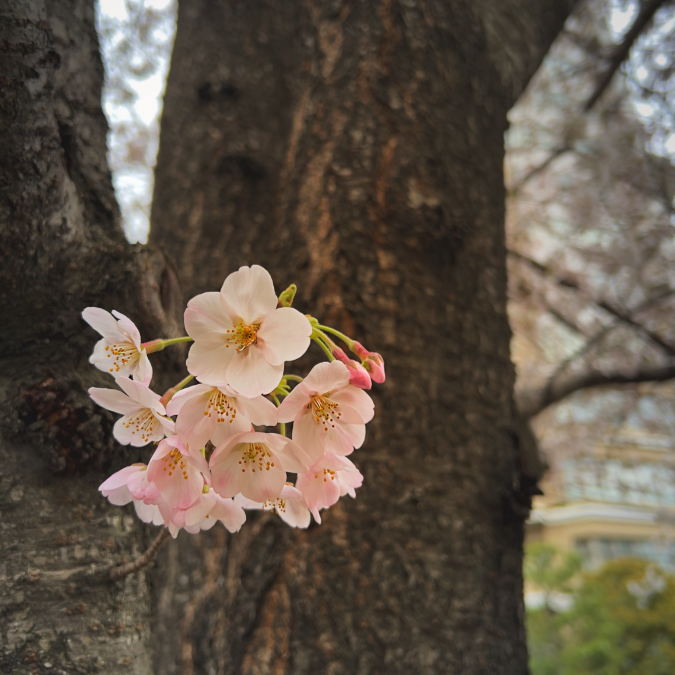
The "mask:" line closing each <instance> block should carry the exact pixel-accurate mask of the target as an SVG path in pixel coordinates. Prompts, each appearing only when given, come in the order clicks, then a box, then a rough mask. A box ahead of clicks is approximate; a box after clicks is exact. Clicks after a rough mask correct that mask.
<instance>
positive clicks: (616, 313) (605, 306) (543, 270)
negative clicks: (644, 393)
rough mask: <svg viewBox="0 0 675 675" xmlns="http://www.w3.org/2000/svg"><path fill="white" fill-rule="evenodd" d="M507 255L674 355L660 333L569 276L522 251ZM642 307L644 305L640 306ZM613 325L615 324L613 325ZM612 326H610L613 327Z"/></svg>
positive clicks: (557, 312)
mask: <svg viewBox="0 0 675 675" xmlns="http://www.w3.org/2000/svg"><path fill="white" fill-rule="evenodd" d="M508 253H509V255H511V256H513V257H514V258H517V259H518V260H520V261H522V262H524V263H526V264H527V265H529V266H530V267H531V268H533V269H535V270H536V271H537V272H538V273H540V274H542V275H544V276H546V277H547V278H548V279H550V280H551V281H552V282H554V283H556V284H558V285H559V286H563V287H565V288H570V289H572V290H574V291H576V292H577V293H579V294H580V295H581V296H582V297H583V298H584V299H585V300H588V301H589V302H591V303H593V304H594V305H595V306H596V307H598V308H600V309H602V310H604V311H605V312H608V313H609V314H611V315H612V316H613V317H615V318H617V319H619V320H620V321H622V322H623V323H625V324H627V325H629V326H631V327H632V328H635V330H637V331H639V332H640V333H642V334H643V335H645V336H646V337H647V338H649V339H650V340H651V341H652V342H653V343H654V344H656V345H658V346H659V347H660V348H661V349H663V351H664V352H666V354H668V355H669V356H675V345H672V344H670V343H669V342H667V341H666V340H664V339H663V338H662V337H661V336H660V335H658V334H657V333H655V332H654V331H652V330H650V329H649V328H647V327H646V326H644V325H643V324H641V323H640V322H639V321H637V320H636V319H634V318H633V317H632V316H631V315H630V314H627V313H626V312H624V311H622V310H621V309H619V308H617V307H615V306H614V305H612V304H611V303H609V302H607V301H606V300H596V299H595V298H593V297H592V296H591V295H590V294H589V293H587V292H586V291H585V290H584V289H583V288H581V286H580V285H579V284H578V283H577V282H576V281H574V280H572V279H569V278H562V277H560V276H558V275H556V274H555V272H553V271H552V270H551V269H550V268H549V267H547V266H546V265H542V264H541V263H539V262H537V261H535V260H532V259H531V258H528V257H527V256H525V255H523V254H522V253H518V252H517V251H513V250H509V252H508ZM672 294H673V291H668V292H667V293H666V294H665V295H661V296H660V297H659V300H662V299H663V298H664V297H667V296H668V295H672ZM640 309H644V307H642V308H640ZM640 309H638V310H635V311H640ZM550 311H551V313H552V314H553V315H554V316H556V318H558V319H559V320H561V321H563V322H564V323H565V324H566V325H568V326H571V327H572V328H573V329H574V330H576V331H577V332H579V329H578V328H577V327H576V326H575V325H574V324H573V323H571V322H570V320H569V319H567V318H565V317H563V316H562V315H561V313H560V312H559V311H557V310H554V309H551V310H550ZM613 327H615V326H613ZM613 327H612V328H613Z"/></svg>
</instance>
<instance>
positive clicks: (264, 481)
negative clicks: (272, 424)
mask: <svg viewBox="0 0 675 675" xmlns="http://www.w3.org/2000/svg"><path fill="white" fill-rule="evenodd" d="M310 464H311V460H310V459H309V457H308V455H307V453H306V452H305V451H304V450H303V449H302V448H301V447H300V446H299V445H298V444H297V443H294V442H293V441H291V440H290V439H288V438H286V437H285V436H281V435H280V434H268V433H262V432H259V431H250V432H248V433H243V434H238V435H237V436H233V437H232V438H228V439H227V440H226V441H225V442H224V443H223V444H222V445H219V446H218V447H217V448H216V449H215V450H214V451H213V454H212V455H211V459H210V461H209V466H210V468H211V478H212V484H213V489H214V490H215V491H216V492H217V493H218V494H219V495H220V496H221V497H234V496H235V495H237V494H239V493H240V492H241V494H242V495H244V497H248V499H251V500H253V501H254V502H266V501H267V500H268V499H276V498H277V497H278V496H279V495H280V494H281V490H282V488H283V486H284V484H285V483H286V472H287V471H292V472H293V473H300V472H303V471H307V469H308V468H309V466H310Z"/></svg>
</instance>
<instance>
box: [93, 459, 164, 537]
mask: <svg viewBox="0 0 675 675" xmlns="http://www.w3.org/2000/svg"><path fill="white" fill-rule="evenodd" d="M147 470H148V467H147V466H146V465H145V464H132V465H131V466H126V467H124V468H123V469H121V470H120V471H118V472H117V473H114V474H113V475H112V476H110V478H108V479H107V480H106V481H104V482H103V483H102V484H101V486H100V487H99V490H100V491H101V493H102V494H103V496H104V497H107V498H108V500H109V501H110V503H111V504H115V505H116V506H124V505H125V504H128V503H129V502H133V503H134V508H135V509H136V513H137V515H138V517H139V518H140V519H141V520H142V521H143V522H144V523H152V524H153V525H164V518H162V515H161V513H160V511H159V508H158V507H157V506H156V505H155V504H146V503H145V502H144V501H143V497H147V496H149V495H152V497H153V498H154V499H155V500H159V494H158V493H157V492H156V490H154V489H153V488H154V486H151V484H150V483H148V479H147V477H148V471H147Z"/></svg>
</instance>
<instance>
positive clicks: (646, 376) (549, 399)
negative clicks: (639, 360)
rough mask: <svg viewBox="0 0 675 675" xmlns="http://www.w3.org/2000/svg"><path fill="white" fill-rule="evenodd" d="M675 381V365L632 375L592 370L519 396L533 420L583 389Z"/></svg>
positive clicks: (520, 405)
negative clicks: (550, 407)
mask: <svg viewBox="0 0 675 675" xmlns="http://www.w3.org/2000/svg"><path fill="white" fill-rule="evenodd" d="M673 379H675V364H669V365H665V366H653V367H645V368H641V369H639V370H635V371H634V372H632V373H622V372H603V371H601V370H597V369H596V370H589V371H587V372H585V373H580V374H578V375H570V376H569V377H567V378H564V379H562V381H560V382H558V383H554V385H553V386H548V385H546V386H544V387H540V388H531V389H524V390H522V391H521V392H520V393H519V394H518V395H517V404H518V411H519V412H520V414H521V415H522V416H523V417H524V418H525V419H526V420H529V419H531V418H532V417H534V416H535V415H538V414H539V413H540V412H542V411H543V410H545V409H546V408H548V407H549V406H551V405H553V404H554V403H559V402H560V401H562V400H563V399H564V398H566V397H568V396H570V395H571V394H574V393H575V392H577V391H580V390H582V389H589V388H591V387H599V386H605V385H624V384H639V383H641V382H666V381H668V380H673Z"/></svg>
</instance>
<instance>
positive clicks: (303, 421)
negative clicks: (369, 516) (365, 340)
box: [82, 265, 385, 537]
mask: <svg viewBox="0 0 675 675" xmlns="http://www.w3.org/2000/svg"><path fill="white" fill-rule="evenodd" d="M295 291H296V287H295V285H291V286H289V288H288V289H286V290H285V291H284V292H283V293H281V295H279V296H278V297H277V295H276V293H275V291H274V285H273V282H272V278H271V276H270V275H269V273H268V272H267V271H266V270H265V269H263V268H262V267H260V266H258V265H253V266H252V267H241V268H240V269H239V271H237V272H234V273H232V274H230V275H229V276H228V277H227V279H225V282H224V283H223V286H222V288H221V290H220V292H217V293H216V292H211V293H203V294H201V295H198V296H196V297H194V298H192V300H190V302H188V305H187V309H186V311H185V329H186V332H187V334H188V335H187V336H185V337H180V338H172V339H158V340H151V341H149V342H141V336H140V333H139V331H138V329H137V328H136V326H135V325H134V323H133V322H132V321H131V320H130V319H128V318H127V317H126V316H124V315H123V314H120V313H119V312H116V311H113V312H112V314H110V313H109V312H107V311H105V310H103V309H100V308H97V307H88V308H87V309H85V310H84V312H82V316H83V318H84V320H85V321H86V322H87V323H88V324H89V325H90V326H91V327H92V328H94V329H95V330H96V331H98V332H99V333H100V334H101V336H102V339H101V340H99V342H98V343H97V344H96V346H95V348H94V352H93V354H92V356H91V358H90V361H91V363H93V364H94V365H95V366H96V367H97V368H99V369H100V370H103V371H105V372H107V373H109V374H111V375H112V376H113V377H114V378H115V384H116V385H117V389H103V388H98V387H92V388H91V389H90V390H89V394H90V396H91V397H92V399H93V400H94V401H95V402H96V403H97V404H98V405H100V406H102V407H103V408H106V409H108V410H111V411H113V412H115V413H118V414H120V415H121V417H120V418H119V419H118V420H117V422H116V423H115V426H114V428H113V434H114V436H115V438H116V439H117V441H119V443H122V444H125V445H129V444H130V445H132V446H136V447H143V446H145V445H147V444H149V443H154V444H155V445H156V446H157V447H156V449H155V451H154V453H153V454H152V457H150V459H149V461H148V463H147V464H141V463H139V464H133V465H131V466H127V467H125V468H124V469H122V470H121V471H118V472H117V473H115V474H114V475H112V476H110V478H108V479H107V480H106V481H105V482H104V483H103V484H102V485H101V486H100V488H99V489H100V491H101V492H102V493H103V496H104V497H107V498H108V499H109V500H110V502H111V503H112V504H116V505H125V504H129V503H133V504H134V507H135V509H136V513H137V514H138V516H139V518H141V520H143V521H144V522H147V523H153V524H155V525H164V526H166V527H167V528H168V529H169V531H170V533H171V534H172V536H174V537H176V536H177V534H178V532H179V531H180V530H181V529H184V530H187V531H188V532H192V533H196V532H199V531H200V530H206V529H210V528H211V527H213V526H214V525H215V523H216V522H217V521H220V522H221V523H222V524H223V525H224V526H225V527H226V528H227V529H228V530H229V531H230V532H237V531H238V530H239V529H240V528H241V526H242V525H243V524H244V522H245V521H246V514H245V510H247V509H267V510H271V511H273V512H274V513H276V514H278V515H279V517H280V518H281V519H282V520H284V521H285V522H286V523H287V524H289V525H291V526H293V527H301V528H306V527H308V526H309V523H310V520H311V518H310V514H311V515H312V516H313V517H314V519H315V520H316V521H317V522H318V523H320V522H321V514H320V511H321V510H322V509H326V508H328V507H330V506H332V505H333V504H335V503H336V502H337V501H338V499H339V498H340V497H342V496H344V495H350V496H351V497H355V496H356V493H355V490H356V488H358V487H360V486H361V484H362V482H363V476H362V475H361V473H360V472H359V470H358V469H357V468H356V467H355V466H354V464H353V463H352V462H351V460H350V459H349V458H348V456H349V455H350V454H351V453H352V452H353V451H354V449H356V448H359V447H361V445H362V444H363V441H364V439H365V433H366V424H367V423H368V422H370V420H371V419H372V418H373V413H374V406H373V401H372V399H371V398H370V396H369V395H368V394H367V393H366V391H365V390H366V389H370V388H371V383H372V382H377V383H381V382H384V379H385V372H384V362H383V360H382V357H381V356H380V355H379V354H377V353H374V352H369V351H368V350H367V349H365V347H363V346H362V345H361V344H359V343H358V342H356V341H354V340H352V339H351V338H349V337H348V336H346V335H344V334H342V333H340V332H339V331H337V330H335V329H333V328H331V327H329V326H324V325H321V324H320V323H319V322H318V320H317V319H315V318H314V317H311V316H309V315H303V314H301V313H300V312H299V311H297V310H296V309H294V308H293V307H292V306H291V305H292V303H293V298H294V296H295ZM334 338H338V339H339V340H341V341H342V342H343V343H344V344H345V345H346V347H347V349H348V350H349V351H351V352H352V354H353V355H354V357H355V358H350V357H349V356H347V354H346V352H345V351H344V350H343V349H341V348H340V347H338V346H337V345H336V344H335V342H334V341H333V340H334ZM312 341H313V342H315V343H316V344H317V345H318V346H319V347H320V348H321V350H322V352H323V354H324V355H325V357H326V358H327V362H326V361H323V362H321V363H319V364H317V365H316V366H314V367H313V368H312V369H311V371H310V372H309V374H308V375H307V376H306V377H304V378H303V377H300V376H299V375H296V374H289V373H285V372H284V368H285V364H286V363H287V362H289V361H294V360H296V359H298V358H300V357H301V356H302V355H303V354H304V353H305V352H306V351H307V349H308V348H309V345H310V343H311V342H312ZM181 342H191V343H192V344H191V347H190V351H189V354H188V358H187V364H186V365H187V370H188V372H189V375H188V376H187V377H186V378H185V379H183V380H182V381H181V382H179V383H178V384H177V385H176V386H174V387H172V388H171V389H169V390H168V391H167V392H165V393H164V394H163V395H161V396H160V395H159V394H157V393H155V392H154V391H153V390H152V389H151V388H150V383H151V380H152V374H153V372H152V366H151V364H150V359H149V358H148V355H149V354H152V353H154V352H157V351H160V350H162V349H164V348H166V347H168V346H170V345H173V344H178V343H181ZM289 422H292V423H293V428H292V434H291V437H290V438H289V437H288V436H287V435H286V425H287V424H288V423H289ZM258 427H276V428H277V429H278V431H276V432H275V431H272V432H270V431H261V430H258V429H257V428H258ZM289 474H292V475H294V476H295V481H294V482H293V481H292V480H291V477H292V476H289Z"/></svg>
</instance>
